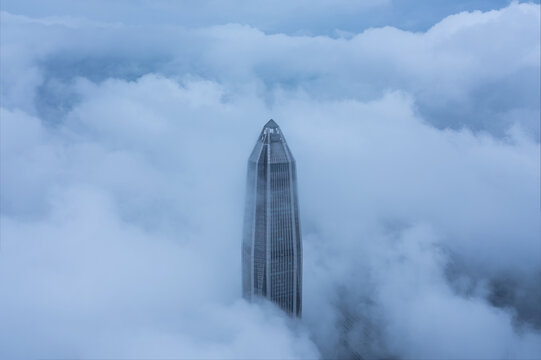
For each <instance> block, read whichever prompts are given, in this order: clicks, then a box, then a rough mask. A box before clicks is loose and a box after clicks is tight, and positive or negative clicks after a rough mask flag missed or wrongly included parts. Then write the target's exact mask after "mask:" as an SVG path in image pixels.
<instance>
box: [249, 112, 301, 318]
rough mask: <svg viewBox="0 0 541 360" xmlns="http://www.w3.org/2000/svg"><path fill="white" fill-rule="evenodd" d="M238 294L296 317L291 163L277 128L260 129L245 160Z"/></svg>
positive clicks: (297, 262) (297, 240)
mask: <svg viewBox="0 0 541 360" xmlns="http://www.w3.org/2000/svg"><path fill="white" fill-rule="evenodd" d="M246 188H247V189H246V208H245V217H244V238H243V243H242V292H243V295H244V297H245V298H247V299H252V297H254V296H257V295H259V296H264V297H266V298H268V299H269V300H271V301H273V302H275V303H276V304H278V305H279V306H280V307H281V308H282V309H283V310H284V311H286V312H287V313H289V314H291V315H295V316H298V317H300V316H301V312H302V242H301V232H300V227H299V205H298V200H297V173H296V169H295V160H294V159H293V155H292V154H291V151H289V147H288V146H287V144H286V140H285V138H284V135H283V134H282V131H281V130H280V127H278V125H277V124H276V123H275V122H274V121H273V120H269V122H268V123H267V124H266V125H265V126H264V127H263V130H262V131H261V134H260V135H259V139H258V140H257V143H256V144H255V147H254V150H253V151H252V154H251V155H250V158H249V160H248V180H247V186H246Z"/></svg>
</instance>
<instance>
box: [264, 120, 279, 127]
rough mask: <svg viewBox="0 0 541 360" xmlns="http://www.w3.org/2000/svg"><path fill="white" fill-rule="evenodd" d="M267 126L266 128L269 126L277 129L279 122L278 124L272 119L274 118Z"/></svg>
mask: <svg viewBox="0 0 541 360" xmlns="http://www.w3.org/2000/svg"><path fill="white" fill-rule="evenodd" d="M265 127H266V128H269V129H277V128H279V126H278V124H277V123H276V122H275V121H274V120H272V119H270V120H269V121H268V122H267V123H266V124H265Z"/></svg>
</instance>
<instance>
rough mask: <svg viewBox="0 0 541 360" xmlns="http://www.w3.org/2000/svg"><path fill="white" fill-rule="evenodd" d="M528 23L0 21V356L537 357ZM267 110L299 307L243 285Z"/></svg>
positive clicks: (504, 15) (488, 17)
mask: <svg viewBox="0 0 541 360" xmlns="http://www.w3.org/2000/svg"><path fill="white" fill-rule="evenodd" d="M376 3H377V1H374V2H373V4H372V5H371V6H376ZM316 10H317V9H316ZM539 24H540V15H539V5H536V4H518V3H512V4H510V5H509V6H508V7H505V8H502V9H499V10H492V11H486V12H464V13H459V14H456V15H451V16H448V17H446V18H444V19H442V20H441V21H440V22H438V23H437V24H435V25H434V26H433V27H431V28H430V29H428V30H427V31H425V32H410V31H405V30H400V29H397V28H394V27H381V28H373V29H369V30H365V31H363V32H361V33H357V34H350V33H342V35H341V36H338V37H327V36H308V35H291V34H289V35H288V34H285V33H279V32H277V33H268V32H267V33H266V32H263V31H261V30H259V29H258V28H256V27H254V26H246V25H238V24H228V25H213V26H198V27H193V26H178V25H160V24H145V25H135V24H121V23H109V22H103V21H101V20H99V21H98V20H94V19H92V18H89V19H85V20H83V19H80V18H71V17H40V18H37V17H30V16H26V15H15V14H11V13H8V12H3V13H2V31H1V33H0V37H1V45H2V53H1V63H0V66H1V81H0V85H1V90H2V91H1V103H2V109H1V113H0V125H1V128H0V130H1V131H0V136H1V138H0V140H1V142H0V146H1V147H0V150H1V152H0V155H1V158H0V160H1V162H0V170H1V172H0V181H1V182H0V185H1V188H0V190H1V194H0V195H1V197H0V205H1V218H0V221H1V223H0V225H1V226H0V240H1V243H0V245H1V247H0V257H1V261H0V357H1V358H52V357H57V358H58V357H62V358H257V357H263V358H309V359H312V358H318V357H324V358H329V357H338V358H343V357H349V356H352V354H353V355H355V354H356V355H360V356H362V357H363V358H382V357H384V358H425V359H434V358H444V359H449V358H457V359H458V358H464V359H474V358H475V359H479V358H486V359H496V358H513V359H515V358H520V359H534V358H536V357H538V355H539V354H540V353H541V311H540V310H539V303H540V302H541V285H540V281H541V243H540V235H541V234H540V231H541V224H540V213H539V201H540V189H539V184H540V181H541V179H540V158H539V157H540V155H539V154H540V144H539V111H540V109H539V106H540V105H539V101H540V100H539V95H540V94H539V91H540V84H539V78H540V77H539V75H540V70H539V69H540V65H539V61H540V60H539V53H540V45H539V44H540V39H539V34H540V31H539V26H540V25H539ZM271 117H272V118H274V119H275V120H277V122H278V123H279V124H280V125H281V127H282V129H283V130H284V132H285V135H286V138H287V140H288V142H289V145H290V147H291V148H292V151H293V153H294V155H295V156H296V159H297V166H298V173H299V194H300V206H301V220H302V230H303V240H304V316H303V319H302V321H295V320H292V319H289V318H287V317H286V316H284V315H283V314H281V313H280V311H278V310H277V309H276V308H274V306H273V305H272V304H268V303H265V302H261V303H254V304H249V303H246V302H245V301H244V300H242V299H241V298H240V293H241V292H240V241H241V229H242V211H243V196H244V185H245V184H244V181H245V171H246V169H245V166H246V160H247V156H248V154H249V152H250V150H251V147H252V146H253V143H254V142H255V139H256V137H257V134H258V133H259V131H260V128H261V126H262V125H263V124H264V123H265V121H266V120H268V118H271Z"/></svg>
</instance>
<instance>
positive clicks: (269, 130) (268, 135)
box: [259, 119, 286, 143]
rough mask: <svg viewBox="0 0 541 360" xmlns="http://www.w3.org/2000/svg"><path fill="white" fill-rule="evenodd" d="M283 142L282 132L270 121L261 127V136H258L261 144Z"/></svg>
mask: <svg viewBox="0 0 541 360" xmlns="http://www.w3.org/2000/svg"><path fill="white" fill-rule="evenodd" d="M285 140H286V139H285V138H284V136H283V134H282V130H281V129H280V127H279V126H278V124H277V123H276V122H275V121H274V120H272V119H270V120H269V121H268V122H267V123H266V124H265V126H263V130H261V134H260V135H259V141H261V142H263V143H270V142H285Z"/></svg>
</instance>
